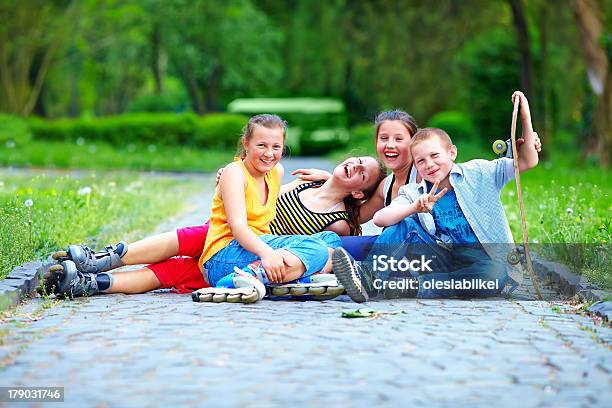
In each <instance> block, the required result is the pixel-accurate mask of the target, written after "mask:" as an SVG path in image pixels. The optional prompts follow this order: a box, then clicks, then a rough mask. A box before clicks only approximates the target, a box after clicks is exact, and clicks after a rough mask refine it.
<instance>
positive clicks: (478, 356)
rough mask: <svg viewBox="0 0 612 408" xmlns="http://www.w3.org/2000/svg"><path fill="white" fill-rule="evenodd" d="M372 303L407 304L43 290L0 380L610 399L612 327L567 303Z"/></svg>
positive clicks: (85, 395)
mask: <svg viewBox="0 0 612 408" xmlns="http://www.w3.org/2000/svg"><path fill="white" fill-rule="evenodd" d="M186 223H189V222H186ZM179 225H182V224H179ZM366 306H369V307H372V308H375V309H377V310H381V311H399V310H402V311H404V313H400V314H394V315H384V316H382V317H379V318H377V319H373V320H370V319H344V318H341V312H342V310H348V309H355V308H357V307H358V306H357V305H356V304H355V303H352V302H351V301H350V300H349V299H348V298H347V297H346V296H342V297H340V298H338V299H336V300H332V301H326V302H292V301H276V302H274V301H261V302H258V303H256V304H253V305H236V304H206V303H204V304H200V303H194V302H192V300H191V297H190V295H177V294H173V293H162V292H157V293H148V294H144V295H132V296H127V295H110V296H97V297H92V298H88V299H79V300H75V301H59V302H57V303H56V302H54V301H44V300H42V299H39V298H37V299H33V300H31V301H29V302H27V303H26V304H24V305H22V306H21V307H20V308H18V309H17V310H16V311H15V312H14V313H13V314H12V315H10V316H8V315H7V316H4V318H3V321H2V326H1V328H0V330H1V331H2V334H1V337H0V339H1V340H2V343H1V345H0V361H1V363H0V364H1V366H2V368H0V379H1V381H0V386H63V387H65V403H64V404H63V405H62V406H75V407H77V406H78V407H83V406H100V407H103V406H109V407H128V406H130V407H131V406H134V407H147V406H162V405H163V406H238V405H240V406H305V405H307V406H322V405H324V404H325V405H328V406H339V407H344V406H350V407H352V406H377V407H378V406H382V407H387V406H388V407H394V406H402V407H404V406H412V405H427V406H452V407H456V406H491V405H493V404H494V405H496V406H500V407H501V406H516V405H520V406H524V407H531V406H538V407H539V406H541V407H558V406H585V407H587V406H588V407H592V406H602V407H603V406H610V402H611V401H612V375H611V373H610V370H612V353H611V347H610V344H611V342H612V329H609V328H606V327H601V326H596V325H595V324H594V323H593V322H592V321H591V320H590V319H588V318H585V317H582V316H579V315H575V314H571V313H565V311H566V310H567V309H568V306H567V305H566V304H563V303H561V302H557V303H556V307H553V304H552V303H549V302H533V301H515V300H505V299H486V300H471V301H466V300H439V301H438V300H430V301H420V300H414V299H407V300H397V301H381V302H371V303H369V304H366ZM1 404H2V403H0V405H1ZM14 405H15V406H19V407H23V406H27V404H22V403H20V404H14ZM51 406H54V405H53V404H52V405H51Z"/></svg>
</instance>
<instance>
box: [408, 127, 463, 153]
mask: <svg viewBox="0 0 612 408" xmlns="http://www.w3.org/2000/svg"><path fill="white" fill-rule="evenodd" d="M434 137H437V138H438V139H439V140H440V141H441V142H442V144H444V145H445V146H446V147H451V146H452V145H453V141H452V140H451V138H450V136H449V135H448V133H446V132H445V131H444V130H442V129H439V128H423V129H419V131H418V132H416V134H415V135H414V137H413V138H412V143H410V151H412V148H413V147H414V146H416V145H418V144H419V143H421V142H424V141H425V140H429V139H433V138H434Z"/></svg>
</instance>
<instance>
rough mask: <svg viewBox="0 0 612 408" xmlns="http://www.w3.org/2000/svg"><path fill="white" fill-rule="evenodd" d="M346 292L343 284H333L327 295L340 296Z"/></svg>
mask: <svg viewBox="0 0 612 408" xmlns="http://www.w3.org/2000/svg"><path fill="white" fill-rule="evenodd" d="M343 293H344V288H343V287H342V286H331V287H328V288H327V291H326V292H325V294H326V295H330V296H340V295H341V294H343Z"/></svg>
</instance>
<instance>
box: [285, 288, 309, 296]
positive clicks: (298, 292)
mask: <svg viewBox="0 0 612 408" xmlns="http://www.w3.org/2000/svg"><path fill="white" fill-rule="evenodd" d="M307 292H308V288H291V289H290V290H289V293H290V294H292V295H294V296H302V295H305V294H306V293H307Z"/></svg>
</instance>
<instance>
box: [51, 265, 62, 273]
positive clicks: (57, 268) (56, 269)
mask: <svg viewBox="0 0 612 408" xmlns="http://www.w3.org/2000/svg"><path fill="white" fill-rule="evenodd" d="M53 272H64V267H63V266H62V265H51V266H50V267H49V273H53Z"/></svg>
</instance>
